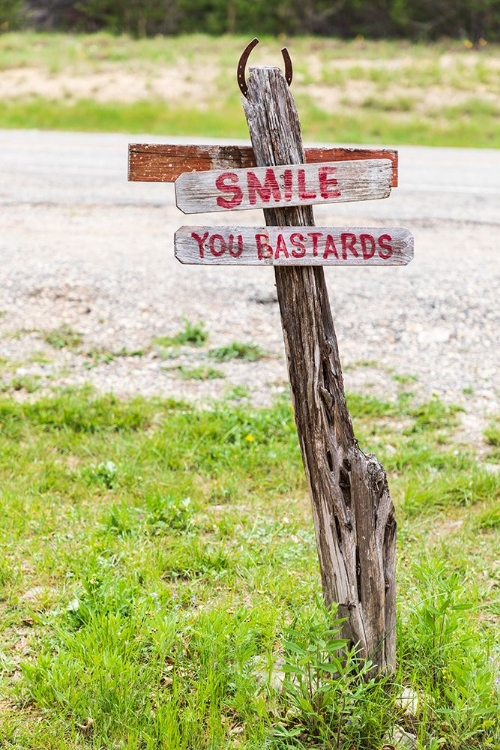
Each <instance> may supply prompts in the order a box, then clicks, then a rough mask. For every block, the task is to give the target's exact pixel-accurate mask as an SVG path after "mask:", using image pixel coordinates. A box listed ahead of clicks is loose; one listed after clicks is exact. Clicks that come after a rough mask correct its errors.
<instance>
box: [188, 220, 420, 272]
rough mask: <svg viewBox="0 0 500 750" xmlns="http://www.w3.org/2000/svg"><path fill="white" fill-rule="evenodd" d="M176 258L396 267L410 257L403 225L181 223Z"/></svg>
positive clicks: (209, 261)
mask: <svg viewBox="0 0 500 750" xmlns="http://www.w3.org/2000/svg"><path fill="white" fill-rule="evenodd" d="M174 243H175V256H176V258H177V259H178V260H179V261H180V262H181V263H187V264H196V265H200V264H201V265H246V266H300V265H301V266H400V265H406V264H407V263H409V262H410V261H411V260H412V258H413V236H412V235H411V234H410V232H409V231H408V230H407V229H404V228H402V227H396V228H383V229H380V227H379V228H376V229H375V228H373V227H343V228H342V227H335V228H332V227H315V226H312V227H269V226H267V227H239V226H236V227H228V226H214V227H197V226H196V227H195V226H192V227H181V228H180V229H178V230H177V232H176V233H175V241H174Z"/></svg>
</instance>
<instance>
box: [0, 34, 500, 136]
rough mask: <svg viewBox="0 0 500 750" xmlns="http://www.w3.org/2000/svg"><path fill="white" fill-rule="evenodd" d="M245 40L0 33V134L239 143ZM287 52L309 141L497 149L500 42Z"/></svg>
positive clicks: (326, 44)
mask: <svg viewBox="0 0 500 750" xmlns="http://www.w3.org/2000/svg"><path fill="white" fill-rule="evenodd" d="M247 42H248V39H244V38H241V37H227V36H226V37H221V38H213V37H205V36H202V35H192V36H183V37H176V38H168V39H162V38H159V39H142V40H132V39H130V38H128V37H112V36H110V35H109V34H95V35H87V36H85V35H80V36H78V35H73V36H72V35H60V34H19V33H11V34H4V35H1V36H0V69H1V70H3V71H4V76H3V79H4V82H3V83H0V95H1V96H2V110H1V112H0V127H16V128H17V127H20V128H26V127H29V128H48V129H67V130H90V131H111V132H117V131H121V132H129V133H144V132H149V133H158V134H162V135H164V134H165V133H168V134H170V135H193V136H205V137H216V136H219V137H231V138H233V137H234V138H236V137H237V138H246V137H247V135H248V134H247V126H246V123H245V118H244V116H243V111H242V108H241V103H240V94H239V91H238V89H237V86H236V84H235V82H234V73H235V68H236V64H237V61H238V59H239V57H240V54H241V51H242V49H243V48H244V47H245V45H246V44H247ZM286 44H287V47H288V49H289V51H290V53H291V55H292V58H293V62H294V82H293V91H294V96H295V98H296V100H297V104H298V108H299V113H300V117H301V122H302V126H303V131H304V134H305V138H306V139H307V140H320V141H330V142H331V141H336V142H342V141H344V142H350V143H353V142H358V143H376V142H378V143H380V142H384V143H394V144H401V143H412V144H417V145H436V146H437V145H441V146H474V147H499V146H500V135H499V132H498V127H497V122H498V117H499V114H500V106H499V104H498V102H499V95H500V67H499V66H498V49H499V48H498V46H495V45H487V46H485V47H482V48H481V49H480V50H476V49H469V48H468V47H467V46H465V45H464V44H462V43H461V42H458V41H449V42H441V43H437V44H428V45H424V44H416V45H410V44H408V43H407V42H396V41H384V42H375V41H372V42H369V41H366V40H361V39H357V40H353V41H340V40H337V39H317V38H314V39H312V38H307V37H304V38H294V39H289V40H287V42H286ZM278 47H279V45H278V44H277V42H276V40H274V39H270V38H263V39H262V40H261V44H260V45H259V46H258V47H257V48H256V49H255V50H254V52H253V53H252V64H263V63H264V64H277V65H280V64H281V63H282V60H281V56H280V55H279V51H278ZM200 71H203V76H200ZM133 92H135V94H134V93H133Z"/></svg>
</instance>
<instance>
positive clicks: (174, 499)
mask: <svg viewBox="0 0 500 750" xmlns="http://www.w3.org/2000/svg"><path fill="white" fill-rule="evenodd" d="M350 408H351V412H352V414H353V418H354V421H355V427H356V432H357V435H358V438H359V440H360V444H361V446H362V447H363V448H364V449H365V450H373V451H374V452H375V453H376V454H377V455H378V456H379V457H380V458H381V460H382V461H383V463H384V464H385V466H386V469H387V470H388V474H389V481H390V486H391V490H392V493H393V496H394V498H395V502H396V506H397V514H398V519H399V529H400V531H399V550H398V556H399V568H398V603H399V604H398V608H399V611H398V650H399V656H398V672H397V674H396V676H395V678H394V679H393V680H387V679H384V680H381V681H379V682H377V683H374V682H372V681H366V680H364V679H363V673H362V670H361V672H360V669H359V665H358V664H357V662H356V659H355V655H354V654H350V655H349V658H348V660H347V663H342V662H340V661H339V659H338V656H339V654H338V650H339V649H340V648H341V646H342V644H341V643H340V642H338V638H336V637H335V629H336V624H335V622H334V621H333V620H332V617H331V615H330V614H329V613H327V612H325V611H324V608H323V607H322V605H321V603H320V601H319V600H320V582H319V575H318V564H317V557H316V551H315V543H314V533H313V528H312V521H311V513H310V509H309V501H308V499H307V492H306V486H305V479H304V472H303V469H302V466H301V460H300V454H299V448H298V443H297V437H296V434H295V429H294V425H293V415H292V411H291V408H290V405H289V403H288V402H287V401H285V400H280V401H278V402H277V403H276V404H275V406H274V407H273V408H270V409H263V410H259V409H254V408H252V407H250V406H249V405H248V404H247V403H245V404H243V405H241V404H240V405H236V406H234V405H230V404H229V403H228V402H220V403H216V404H214V405H213V406H212V407H211V408H210V410H206V411H204V410H200V409H197V408H195V407H192V406H188V405H186V404H183V403H176V402H172V401H160V400H145V399H141V398H137V399H133V400H131V401H120V400H118V399H116V398H115V397H113V396H96V395H95V394H94V393H93V392H92V391H90V390H88V389H84V390H66V391H60V392H58V393H56V394H55V395H54V396H53V397H52V398H47V397H44V398H38V399H37V400H31V401H30V402H29V403H28V402H23V403H15V402H13V401H12V400H10V399H7V398H6V397H0V425H1V427H0V512H1V514H2V525H1V527H0V544H1V546H2V557H1V558H0V586H1V588H0V631H1V633H2V639H1V641H2V646H1V648H0V694H2V696H3V698H2V716H1V719H0V733H1V737H2V745H3V746H4V747H51V748H52V747H53V748H63V747H64V748H75V750H76V748H83V747H130V748H136V747H144V748H156V747H160V746H164V747H169V748H186V749H187V748H201V749H202V748H207V749H208V748H243V747H244V748H254V749H255V750H257V748H258V749H259V750H260V749H261V748H279V749H283V750H284V749H285V748H299V749H300V748H314V747H316V748H317V747H324V748H328V749H332V750H333V749H335V750H352V748H353V747H356V748H363V750H379V749H380V748H381V747H382V746H383V745H384V744H386V745H387V744H390V742H391V738H393V737H394V736H397V732H399V733H401V732H403V731H405V732H407V733H409V734H411V735H413V736H415V737H416V738H417V740H418V747H419V748H422V749H423V748H426V749H427V748H432V750H438V748H441V749H442V748H444V749H445V750H463V748H467V749H468V750H475V749H476V748H477V749H478V750H479V748H481V750H484V748H493V749H494V748H497V749H498V747H499V743H498V731H499V726H498V715H499V714H498V709H499V705H498V697H499V694H498V689H497V688H495V678H496V676H497V675H498V673H499V656H500V655H499V653H498V646H495V633H496V632H497V628H498V617H499V615H500V598H499V592H500V569H499V567H498V560H499V554H498V552H499V543H500V524H499V522H498V512H497V510H498V502H499V498H500V475H499V474H498V473H495V472H491V471H488V470H487V468H486V467H484V466H482V465H481V464H480V463H478V462H477V461H476V457H475V455H474V454H473V453H472V452H471V451H469V450H468V449H467V447H466V446H460V445H458V444H457V443H456V441H455V440H454V431H455V429H456V424H457V421H458V417H459V414H458V412H457V410H456V409H454V408H452V407H447V406H444V405H443V404H441V403H440V402H439V401H438V400H437V399H433V400H432V401H431V402H430V403H428V404H423V405H422V404H420V405H416V404H414V403H413V401H412V398H411V396H408V395H407V394H402V395H401V396H400V398H399V399H398V400H397V401H396V402H384V401H380V400H377V399H373V398H363V397H359V396H353V397H351V398H350ZM14 467H15V468H14ZM403 689H404V690H406V693H405V695H407V696H408V695H410V696H411V699H407V704H408V705H405V704H404V703H403V704H402V702H401V700H400V699H401V694H402V691H403Z"/></svg>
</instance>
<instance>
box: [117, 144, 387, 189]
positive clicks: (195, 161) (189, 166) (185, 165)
mask: <svg viewBox="0 0 500 750" xmlns="http://www.w3.org/2000/svg"><path fill="white" fill-rule="evenodd" d="M361 159H389V161H390V162H391V170H392V176H391V187H397V185H398V152H397V151H394V150H393V149H385V148H381V149H369V148H340V147H330V148H324V147H321V146H314V147H311V148H306V149H305V161H306V163H308V164H321V163H326V162H332V161H358V160H361ZM255 166H256V161H255V155H254V152H253V149H252V147H251V146H210V145H206V146H205V145H202V146H198V145H186V146H184V145H179V144H163V143H161V144H160V143H132V144H130V145H129V149H128V179H129V181H131V182H175V180H176V179H177V178H178V177H180V175H181V174H184V173H185V172H208V171H209V170H212V169H248V168H251V167H255Z"/></svg>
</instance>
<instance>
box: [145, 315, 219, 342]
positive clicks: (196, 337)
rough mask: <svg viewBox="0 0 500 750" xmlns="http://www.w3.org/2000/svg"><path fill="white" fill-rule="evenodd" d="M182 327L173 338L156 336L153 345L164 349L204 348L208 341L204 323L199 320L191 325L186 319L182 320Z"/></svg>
mask: <svg viewBox="0 0 500 750" xmlns="http://www.w3.org/2000/svg"><path fill="white" fill-rule="evenodd" d="M183 321H184V327H183V328H182V329H181V330H180V331H179V332H178V333H176V334H175V335H174V336H156V338H154V339H153V342H152V343H153V344H156V345H157V346H161V347H163V348H165V349H168V348H170V347H176V346H197V347H199V346H204V344H206V343H207V341H208V331H207V330H206V328H205V323H204V322H203V321H202V320H201V321H199V322H197V323H193V322H192V321H190V320H189V319H188V318H184V319H183Z"/></svg>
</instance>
